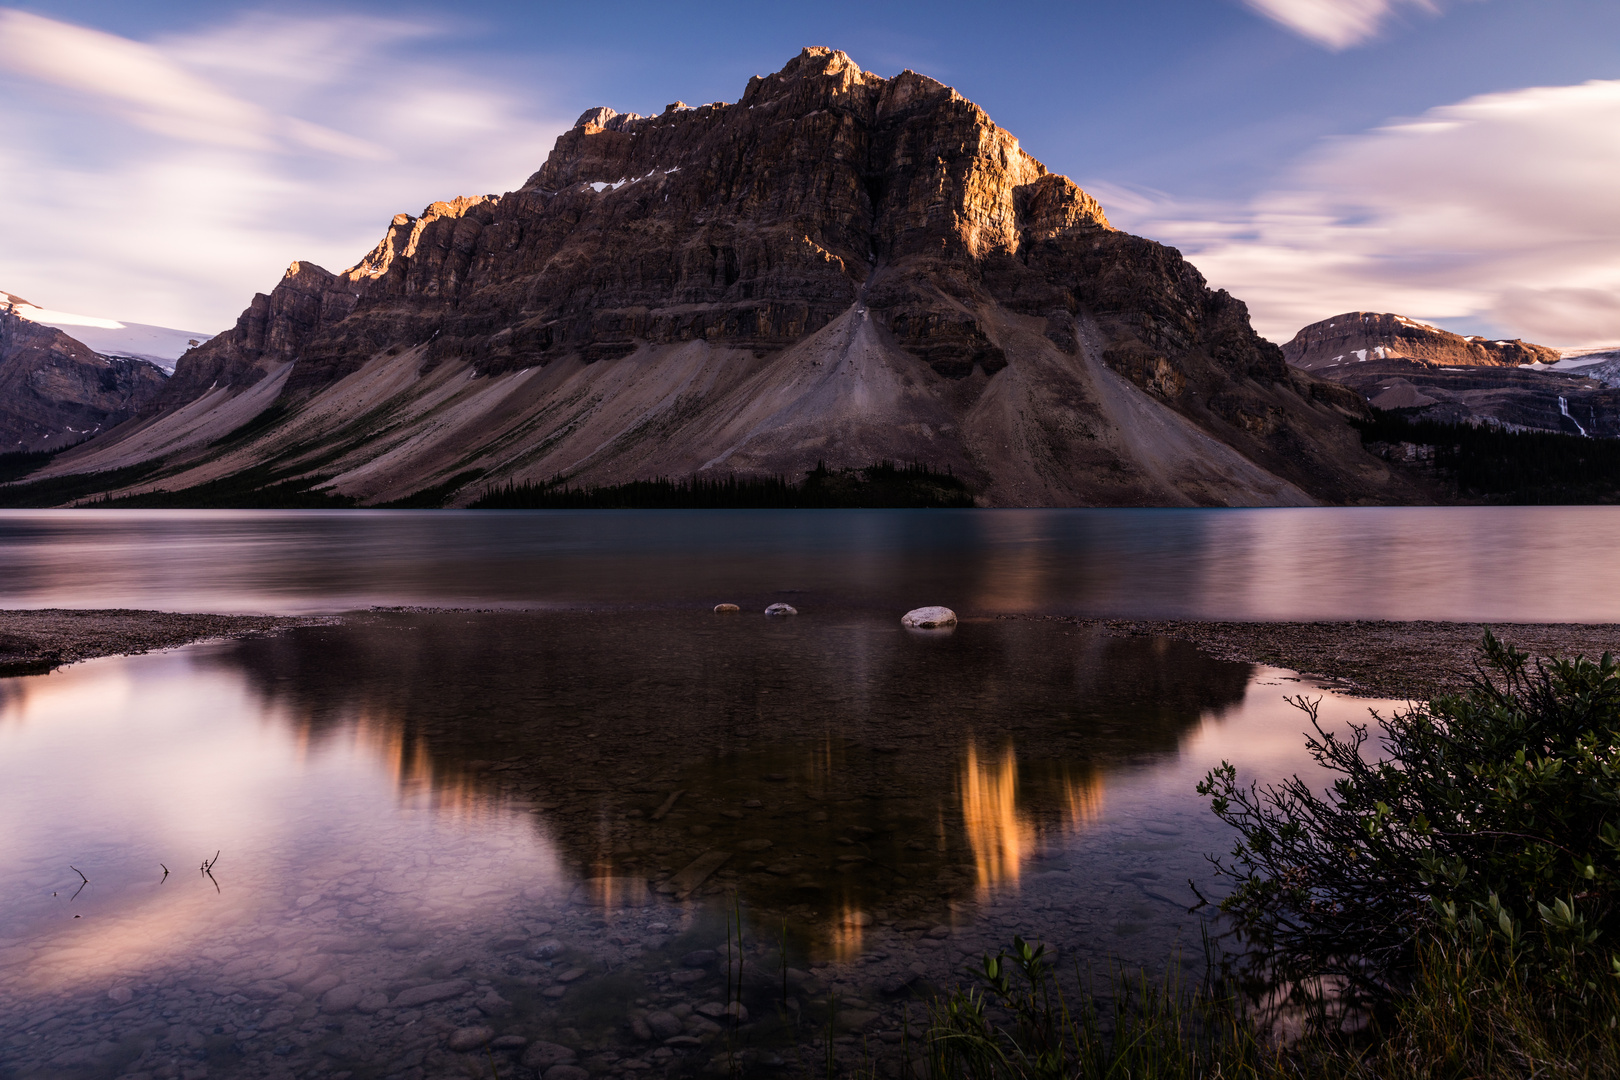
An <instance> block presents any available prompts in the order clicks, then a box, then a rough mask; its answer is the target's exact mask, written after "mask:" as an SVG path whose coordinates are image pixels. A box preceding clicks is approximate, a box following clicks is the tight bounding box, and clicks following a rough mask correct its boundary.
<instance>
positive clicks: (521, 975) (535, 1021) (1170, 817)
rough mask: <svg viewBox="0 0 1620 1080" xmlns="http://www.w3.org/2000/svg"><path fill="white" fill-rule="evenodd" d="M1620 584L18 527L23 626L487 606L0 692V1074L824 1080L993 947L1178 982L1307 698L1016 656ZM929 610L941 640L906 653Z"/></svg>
mask: <svg viewBox="0 0 1620 1080" xmlns="http://www.w3.org/2000/svg"><path fill="white" fill-rule="evenodd" d="M1616 541H1620V515H1617V514H1615V513H1614V512H1610V511H1603V510H1596V511H1593V510H1571V511H1564V510H1535V511H1521V510H1439V511H1430V510H1416V511H1387V510H1369V511H1359V510H1353V511H1314V510H1306V511H1292V510H1289V511H1241V512H1206V511H1201V512H1180V511H1168V512H1158V511H1151V512H1135V511H1124V512H1119V511H1101V512H1065V511H1055V512H1005V513H1003V512H995V513H972V512H969V513H953V512H942V513H941V512H924V513H907V512H891V513H869V512H848V513H845V512H821V513H814V512H812V513H802V514H801V513H724V512H720V513H707V514H683V513H624V514H615V513H597V514H571V513H553V514H493V515H471V514H436V515H420V514H370V513H354V514H335V515H334V514H263V515H253V514H198V513H189V514H182V513H163V514H147V513H135V514H123V513H99V512H98V513H68V514H62V513H43V514H42V513H12V514H5V515H0V568H3V571H4V576H3V578H0V606H5V607H19V606H76V607H109V606H129V607H154V608H165V609H170V610H211V611H299V612H303V611H338V610H348V609H354V608H359V607H367V606H371V605H383V606H413V605H425V606H439V607H450V606H465V607H468V608H474V607H476V608H509V609H514V610H500V611H471V610H467V611H439V612H423V611H415V612H410V611H378V612H371V613H368V614H363V615H360V616H357V617H353V618H350V619H349V620H348V621H346V622H345V623H344V624H343V625H341V626H331V627H311V628H305V629H301V630H298V631H294V632H291V633H288V634H284V635H280V636H276V637H269V638H260V639H253V640H245V641H235V642H216V643H210V644H203V645H197V646H191V647H188V648H185V649H178V650H171V651H167V652H162V653H155V654H151V655H146V656H138V657H121V658H108V659H103V660H96V661H91V662H87V663H83V664H79V665H75V666H72V667H69V668H66V669H63V670H60V671H58V672H55V673H53V674H50V675H45V676H31V677H26V678H14V679H6V680H0V821H3V822H4V823H5V829H4V830H0V866H3V867H5V868H6V873H5V875H4V876H3V877H0V1077H4V1078H5V1080H11V1078H13V1077H17V1078H21V1077H34V1076H38V1077H68V1078H75V1077H86V1078H89V1077H117V1076H129V1077H142V1078H158V1077H162V1078H169V1077H177V1078H193V1080H194V1078H199V1077H205V1076H207V1077H236V1076H242V1077H261V1076H263V1077H272V1076H275V1077H279V1076H287V1077H292V1076H297V1077H305V1076H321V1077H333V1078H334V1080H338V1078H342V1077H345V1076H349V1077H356V1078H371V1077H378V1078H381V1077H409V1078H413V1080H415V1078H439V1077H449V1076H468V1075H490V1074H491V1073H492V1071H494V1070H497V1069H498V1070H499V1075H500V1076H502V1077H513V1076H544V1077H546V1078H547V1080H579V1078H580V1077H581V1076H631V1075H639V1074H642V1073H647V1074H651V1075H706V1074H710V1073H717V1074H721V1075H724V1074H727V1073H729V1072H730V1071H732V1070H733V1069H734V1068H735V1069H737V1070H740V1071H742V1072H745V1073H748V1074H750V1075H754V1074H757V1075H802V1074H806V1073H809V1072H812V1071H813V1072H816V1073H817V1074H819V1075H824V1074H825V1071H826V1055H827V1046H826V1043H827V1040H829V1039H830V1040H831V1045H832V1052H833V1053H834V1055H835V1056H836V1057H837V1058H838V1060H839V1061H840V1062H842V1063H843V1065H844V1066H853V1065H855V1064H858V1063H859V1062H861V1061H862V1060H866V1061H871V1062H874V1063H876V1065H877V1067H878V1069H879V1071H880V1072H884V1073H886V1074H894V1075H898V1071H899V1069H900V1068H901V1065H902V1059H903V1056H904V1054H905V1053H906V1052H907V1049H908V1046H907V1042H906V1036H905V1034H904V1031H905V1029H906V1024H907V1022H908V1017H909V1020H910V1022H911V1023H912V1024H913V1026H915V1023H916V1021H917V1020H919V1019H920V1017H921V1015H922V1009H921V1006H920V1001H921V1000H922V999H924V998H926V997H927V996H928V994H929V993H931V992H932V991H933V990H935V989H937V988H942V987H947V986H949V985H951V984H952V983H953V982H955V981H956V980H957V979H958V978H959V977H960V973H961V972H962V970H963V967H964V966H965V965H966V964H967V963H969V962H970V961H972V960H974V959H975V958H976V957H978V956H979V955H980V954H982V953H983V952H985V951H994V950H995V949H997V948H999V947H1002V946H1004V945H1006V944H1007V943H1008V942H1009V941H1010V939H1011V937H1012V935H1013V934H1015V933H1022V934H1024V935H1026V936H1033V937H1037V938H1040V939H1042V940H1044V941H1046V942H1048V943H1049V944H1050V945H1051V946H1052V947H1054V948H1055V949H1056V950H1057V951H1058V952H1059V954H1060V955H1061V956H1062V958H1063V960H1064V963H1065V964H1070V963H1073V964H1075V965H1078V966H1080V967H1087V966H1091V967H1095V968H1097V969H1099V970H1102V969H1105V968H1106V966H1107V965H1108V964H1109V963H1110V962H1113V961H1117V962H1121V963H1125V964H1131V965H1138V964H1140V965H1147V966H1150V967H1153V968H1155V969H1159V968H1162V967H1163V966H1164V965H1165V964H1167V963H1176V962H1177V961H1178V957H1179V960H1180V961H1181V962H1184V963H1186V964H1189V965H1194V964H1195V962H1196V961H1197V960H1198V959H1199V957H1200V956H1201V951H1200V941H1201V932H1202V931H1203V929H1204V923H1203V921H1202V920H1203V919H1205V918H1206V917H1207V916H1208V909H1207V908H1205V909H1199V910H1196V911H1193V912H1189V911H1188V910H1187V909H1188V908H1189V907H1193V906H1194V905H1195V904H1196V903H1197V898H1196V897H1195V895H1194V894H1193V892H1192V889H1191V888H1190V887H1189V885H1188V879H1189V878H1191V879H1194V880H1195V881H1196V882H1197V883H1198V885H1199V887H1200V888H1201V889H1202V890H1203V891H1204V892H1205V894H1206V895H1209V896H1211V897H1215V896H1218V895H1219V888H1218V885H1217V884H1216V883H1214V882H1212V881H1211V879H1210V876H1209V872H1208V868H1207V865H1206V864H1205V862H1204V860H1203V855H1204V853H1205V852H1208V851H1217V850H1224V849H1225V848H1226V847H1227V846H1229V842H1230V839H1229V837H1228V836H1226V835H1225V834H1224V833H1223V831H1222V828H1221V827H1220V826H1219V824H1218V823H1217V822H1216V821H1214V819H1213V818H1212V817H1211V815H1210V814H1209V813H1208V810H1207V807H1206V806H1205V804H1204V803H1203V802H1202V800H1200V799H1198V798H1197V796H1196V795H1195V794H1194V792H1193V785H1194V784H1195V783H1196V781H1197V780H1198V779H1199V778H1200V777H1201V776H1202V775H1203V774H1204V772H1205V771H1207V769H1209V768H1210V767H1211V766H1213V765H1215V764H1217V763H1218V762H1219V761H1221V760H1222V759H1231V760H1233V761H1235V762H1238V763H1239V764H1240V766H1241V768H1242V769H1243V771H1244V772H1246V773H1247V774H1248V775H1251V776H1255V777H1259V778H1268V777H1276V776H1280V775H1284V774H1286V773H1288V772H1293V771H1296V770H1300V769H1303V768H1304V767H1305V765H1306V762H1305V760H1304V758H1303V753H1302V747H1301V739H1300V734H1299V733H1300V730H1301V728H1302V726H1303V723H1302V718H1301V717H1300V715H1299V714H1298V713H1297V712H1296V711H1294V710H1293V709H1291V708H1290V707H1289V706H1288V705H1287V704H1286V702H1285V701H1284V697H1285V696H1286V695H1288V694H1292V693H1298V692H1300V691H1302V690H1306V691H1309V690H1310V689H1311V688H1310V687H1309V686H1308V685H1307V684H1302V683H1300V682H1299V681H1297V679H1295V678H1294V677H1293V676H1292V675H1291V673H1288V672H1282V671H1276V670H1271V669H1264V668H1253V667H1251V666H1249V665H1242V664H1231V663H1225V662H1220V661H1215V660H1212V659H1210V658H1208V657H1206V656H1204V655H1203V654H1201V653H1199V652H1198V651H1197V650H1195V649H1193V648H1191V647H1190V646H1187V645H1185V644H1181V643H1177V642H1172V641H1167V640H1158V639H1146V638H1142V639H1113V638H1107V637H1102V636H1099V635H1095V634H1092V633H1088V632H1086V631H1084V630H1082V629H1081V628H1078V627H1076V626H1075V625H1073V624H1072V623H1068V622H1063V621H1054V620H1039V619H1034V620H1032V619H1025V618H1014V617H1009V616H1013V615H1022V614H1042V613H1083V614H1110V615H1154V616H1175V615H1181V616H1187V615H1196V616H1203V617H1223V618H1256V617H1266V618H1282V617H1334V618H1346V617H1363V618H1365V617H1391V618H1469V619H1504V618H1518V619H1522V620H1555V619H1556V620H1593V621H1597V620H1604V621H1607V620H1611V619H1620V610H1616V609H1617V608H1620V589H1616V588H1614V584H1615V583H1614V582H1611V581H1610V578H1611V577H1612V576H1614V575H1615V574H1617V573H1620V571H1617V570H1615V569H1613V568H1612V566H1613V561H1612V560H1610V559H1607V558H1606V557H1605V552H1606V551H1607V550H1609V549H1610V548H1611V547H1612V546H1613V545H1614V543H1615V542H1616ZM725 600H729V601H733V602H736V603H739V604H742V605H743V606H744V609H745V610H744V611H743V612H742V613H740V614H737V615H731V616H719V615H715V614H712V613H711V612H710V611H709V610H708V609H709V607H710V606H712V605H713V604H714V603H716V602H719V601H725ZM777 600H787V601H789V602H791V603H793V604H794V605H795V606H796V607H798V608H799V609H800V614H799V615H798V616H796V617H792V618H784V619H767V618H765V617H764V616H763V615H761V614H759V612H760V611H761V610H762V609H763V607H764V605H765V604H766V603H769V602H772V601H777ZM925 603H945V604H949V605H951V606H953V607H955V608H957V610H958V611H959V612H962V613H963V614H964V615H965V616H967V617H966V618H965V619H964V621H963V623H962V624H961V625H960V626H958V627H957V628H956V629H955V630H954V631H952V632H944V633H917V632H909V631H905V630H903V629H902V628H901V627H900V626H899V621H898V617H899V614H900V613H901V612H903V611H904V610H906V609H907V608H909V607H912V606H917V605H920V604H925ZM517 609H524V610H517ZM1391 704H1392V703H1378V702H1368V701H1365V700H1358V699H1347V698H1340V697H1336V696H1333V695H1329V696H1328V697H1327V699H1326V701H1325V702H1324V706H1323V711H1324V717H1325V719H1326V720H1327V722H1328V723H1329V724H1332V725H1342V724H1344V723H1347V722H1350V721H1356V720H1360V719H1364V718H1365V716H1366V709H1367V707H1368V706H1369V705H1373V706H1378V707H1389V706H1390V705H1391ZM216 853H217V861H213V862H212V868H211V872H209V873H204V872H203V871H202V870H201V869H200V867H201V866H202V865H203V864H204V863H205V862H209V861H212V860H215V858H216ZM165 869H166V870H167V871H168V873H167V874H166V875H165ZM81 872H82V877H81ZM84 878H88V883H85V881H84V880H83V879H84ZM739 1003H740V1007H737V1006H738V1004H739ZM728 1009H730V1010H731V1011H730V1012H728Z"/></svg>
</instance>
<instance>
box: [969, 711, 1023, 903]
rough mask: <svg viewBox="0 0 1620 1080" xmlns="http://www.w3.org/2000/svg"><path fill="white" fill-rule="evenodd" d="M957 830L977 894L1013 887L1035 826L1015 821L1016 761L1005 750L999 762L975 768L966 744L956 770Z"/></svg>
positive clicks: (976, 754)
mask: <svg viewBox="0 0 1620 1080" xmlns="http://www.w3.org/2000/svg"><path fill="white" fill-rule="evenodd" d="M961 796H962V827H963V829H964V830H965V831H966V832H967V838H968V844H969V845H970V846H971V847H972V848H973V862H974V866H975V869H976V870H977V872H978V879H979V892H980V894H981V895H982V894H986V893H989V892H990V891H991V890H992V889H994V888H995V887H997V886H1000V885H1016V884H1018V873H1019V868H1020V867H1021V866H1022V865H1023V861H1024V859H1026V858H1028V857H1029V854H1030V852H1031V851H1033V850H1034V847H1035V826H1034V824H1033V823H1031V822H1029V821H1027V820H1023V819H1021V818H1020V817H1019V816H1018V759H1017V757H1016V756H1015V755H1014V754H1013V749H1012V747H1010V746H1009V747H1007V749H1006V751H1005V752H1004V753H1003V754H1002V756H1001V760H1000V761H999V762H989V761H986V762H984V763H982V764H981V763H980V761H979V751H978V748H977V747H976V746H974V745H973V744H971V743H969V744H968V750H967V761H965V762H964V763H963V765H962V783H961Z"/></svg>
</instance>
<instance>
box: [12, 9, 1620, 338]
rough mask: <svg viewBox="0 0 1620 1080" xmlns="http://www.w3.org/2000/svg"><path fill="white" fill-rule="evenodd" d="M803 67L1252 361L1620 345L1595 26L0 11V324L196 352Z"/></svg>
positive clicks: (1526, 18)
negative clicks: (1435, 330) (1268, 354)
mask: <svg viewBox="0 0 1620 1080" xmlns="http://www.w3.org/2000/svg"><path fill="white" fill-rule="evenodd" d="M805 45H830V46H832V47H834V48H839V49H843V50H844V51H846V52H848V53H849V54H850V55H851V56H852V57H853V58H854V59H855V60H856V62H858V63H859V64H860V65H861V66H862V67H863V68H865V69H866V70H869V71H875V72H876V73H878V74H880V75H885V76H888V75H893V74H895V73H897V72H899V71H901V70H903V69H905V68H911V69H913V70H916V71H921V72H923V73H925V74H928V75H931V76H933V77H934V78H937V79H939V80H941V81H942V82H945V83H948V84H950V85H952V86H954V87H956V88H957V89H958V90H959V91H960V92H961V93H963V94H964V95H965V96H967V97H968V98H970V99H972V100H974V101H976V102H978V103H979V104H980V105H981V106H983V107H984V108H985V110H986V111H987V112H988V113H989V114H990V116H991V117H992V118H993V119H994V120H995V121H996V122H997V123H999V124H1000V125H1001V126H1002V127H1004V128H1007V129H1008V130H1009V131H1011V132H1012V133H1013V134H1014V135H1015V136H1017V137H1018V138H1019V140H1020V142H1021V144H1022V145H1023V147H1024V148H1025V149H1026V150H1028V151H1029V152H1030V153H1032V154H1034V155H1035V156H1036V157H1038V158H1040V159H1041V160H1042V161H1044V162H1045V163H1046V164H1047V166H1048V167H1049V168H1051V169H1053V170H1055V171H1057V172H1061V173H1064V174H1066V175H1068V176H1070V177H1072V178H1073V179H1074V180H1075V181H1076V182H1077V183H1079V184H1080V185H1081V186H1082V187H1084V188H1085V189H1086V190H1088V191H1090V192H1091V193H1093V194H1094V195H1096V196H1097V197H1098V198H1099V199H1101V200H1102V203H1103V206H1104V208H1105V209H1106V211H1107V212H1108V215H1109V218H1110V220H1111V221H1112V222H1113V223H1114V224H1115V225H1117V226H1119V227H1121V228H1126V229H1129V230H1130V231H1132V232H1136V233H1139V234H1141V235H1144V236H1149V237H1152V238H1153V239H1155V240H1159V241H1161V242H1163V243H1167V244H1170V245H1173V246H1175V247H1177V248H1179V249H1180V250H1181V251H1182V252H1183V254H1185V255H1186V256H1187V257H1188V258H1189V259H1191V260H1192V262H1193V263H1194V264H1195V265H1196V266H1198V268H1199V269H1200V270H1201V271H1202V272H1203V274H1204V276H1205V277H1206V278H1208V279H1209V281H1210V283H1211V284H1212V285H1213V286H1215V287H1219V288H1225V289H1228V290H1230V291H1231V292H1232V293H1233V294H1234V295H1236V296H1237V297H1239V298H1240V299H1243V300H1244V301H1246V302H1247V303H1248V305H1249V308H1250V311H1251V314H1252V316H1253V319H1254V323H1255V326H1256V329H1258V330H1259V331H1260V332H1261V333H1263V334H1265V335H1266V336H1267V337H1269V338H1271V339H1272V340H1274V341H1279V342H1282V341H1286V340H1287V339H1288V338H1289V337H1291V336H1292V335H1293V333H1294V332H1295V331H1296V330H1297V329H1299V328H1300V327H1301V326H1303V325H1305V324H1307V323H1311V322H1315V321H1317V320H1319V319H1325V318H1328V317H1330V316H1332V315H1336V314H1339V313H1341V312H1345V311H1352V310H1368V311H1391V312H1397V313H1399V314H1403V315H1407V316H1410V317H1413V318H1418V319H1423V320H1427V321H1430V322H1434V323H1436V324H1438V325H1441V326H1444V327H1446V328H1447V329H1452V330H1456V331H1458V332H1461V333H1481V334H1486V335H1488V336H1491V337H1523V338H1526V339H1527V340H1531V341H1535V342H1539V343H1542V344H1548V345H1554V346H1561V347H1571V348H1573V347H1583V346H1586V347H1590V346H1598V345H1613V344H1615V343H1617V342H1620V197H1616V196H1617V194H1620V3H1617V2H1616V0H1132V2H1131V3H1119V2H1117V0H1067V2H1016V0H1002V2H1000V3H994V4H992V3H965V2H951V0H932V2H926V3H925V2H896V3H884V2H882V0H861V2H853V0H822V2H819V3H817V4H814V5H808V4H803V5H780V4H757V3H750V4H745V3H737V2H720V3H708V4H700V3H693V4H685V5H672V4H669V3H656V4H655V3H598V4H579V3H570V4H558V3H546V2H528V3H518V2H497V0H461V2H458V3H456V4H454V5H449V4H444V3H432V2H424V3H414V4H413V3H409V2H407V3H399V2H389V3H383V2H368V0H353V2H349V0H328V2H325V3H321V4H318V5H317V4H308V5H301V4H299V3H297V2H278V3H275V4H273V5H272V4H259V3H234V2H232V0H209V2H206V3H204V2H200V0H152V2H145V3H141V4H129V3H127V2H119V3H113V2H108V0H61V2H57V3H46V4H35V5H31V6H14V7H7V6H4V2H3V0H0V123H3V125H4V126H3V128H0V130H3V131H4V137H3V138H0V200H3V205H4V206H5V207H6V208H7V209H6V218H5V226H4V228H3V229H0V289H4V290H6V291H8V292H11V293H15V294H17V295H19V296H22V297H25V298H27V299H28V300H30V301H32V302H33V303H35V304H38V305H40V306H42V307H46V308H51V309H55V310H58V311H72V312H83V313H88V314H93V315H96V316H100V317H104V318H115V319H123V320H129V321H137V322H142V323H152V324H156V325H161V326H174V327H180V328H183V329H186V330H194V331H202V332H215V331H218V330H221V329H224V328H226V327H228V326H229V325H231V323H232V322H234V320H235V318H236V316H237V314H238V313H239V312H240V311H241V309H242V308H243V307H245V306H246V305H247V303H248V301H249V300H250V299H251V297H252V294H253V293H255V292H262V291H268V290H269V289H270V288H271V287H272V286H274V284H275V283H276V281H277V280H279V278H280V276H281V274H282V272H283V271H284V270H285V269H286V266H287V264H288V263H290V262H292V261H293V260H295V259H301V260H308V261H312V262H315V263H319V264H321V265H323V266H326V267H327V268H329V269H334V270H336V269H342V268H345V267H348V266H350V265H352V264H354V263H355V262H357V261H358V260H359V259H360V258H361V256H362V255H364V254H365V252H366V251H367V250H369V249H370V248H371V247H372V245H374V244H375V243H376V241H377V240H378V238H380V237H381V235H382V233H383V230H384V228H385V226H386V225H387V223H388V220H389V219H390V218H391V217H392V216H393V215H394V214H396V213H399V212H402V211H403V212H407V213H418V212H420V211H421V209H422V208H423V207H424V206H426V205H427V204H428V203H430V202H432V201H434V200H436V199H446V198H451V197H454V196H456V195H466V194H484V193H496V192H502V191H508V190H512V189H514V188H516V187H518V186H520V185H521V184H522V183H523V181H524V180H525V179H526V178H527V177H528V176H529V175H530V174H531V173H533V172H534V171H535V170H537V169H538V168H539V167H540V165H541V164H542V163H543V162H544V160H545V158H546V155H547V153H548V152H549V151H550V148H551V145H552V143H553V141H554V140H555V138H556V136H557V135H558V134H559V133H560V132H561V131H563V130H565V129H566V128H567V127H568V126H569V125H570V124H572V122H573V120H574V118H576V117H577V116H578V115H579V114H580V113H582V112H584V111H585V110H586V109H588V108H591V107H594V106H597V105H609V106H612V107H613V108H615V109H618V110H619V111H621V112H641V113H647V112H656V111H659V110H661V109H662V108H663V107H664V106H665V105H666V104H668V103H669V102H672V101H675V100H684V101H687V102H691V103H699V102H707V101H734V100H736V99H737V97H739V96H740V94H741V92H742V90H743V87H744V85H745V84H746V82H747V80H748V78H749V76H751V75H755V74H766V73H769V72H772V71H775V70H777V69H778V68H780V67H781V66H782V65H783V64H784V63H785V62H786V61H787V60H788V59H790V58H791V57H792V56H793V55H794V54H795V53H797V52H798V50H799V49H800V48H801V47H803V46H805Z"/></svg>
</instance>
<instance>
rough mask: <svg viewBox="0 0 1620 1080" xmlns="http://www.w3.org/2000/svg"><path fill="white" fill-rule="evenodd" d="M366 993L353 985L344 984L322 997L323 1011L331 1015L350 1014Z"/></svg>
mask: <svg viewBox="0 0 1620 1080" xmlns="http://www.w3.org/2000/svg"><path fill="white" fill-rule="evenodd" d="M365 996H366V992H365V991H364V990H362V989H360V987H358V986H356V985H354V984H353V983H344V984H343V985H342V986H335V987H333V988H332V989H330V990H328V991H327V992H326V993H325V994H324V995H322V997H321V1010H322V1011H323V1012H329V1013H341V1012H348V1011H349V1010H350V1009H352V1008H354V1007H355V1006H356V1005H358V1004H360V1001H361V999H362V998H364V997H365Z"/></svg>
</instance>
